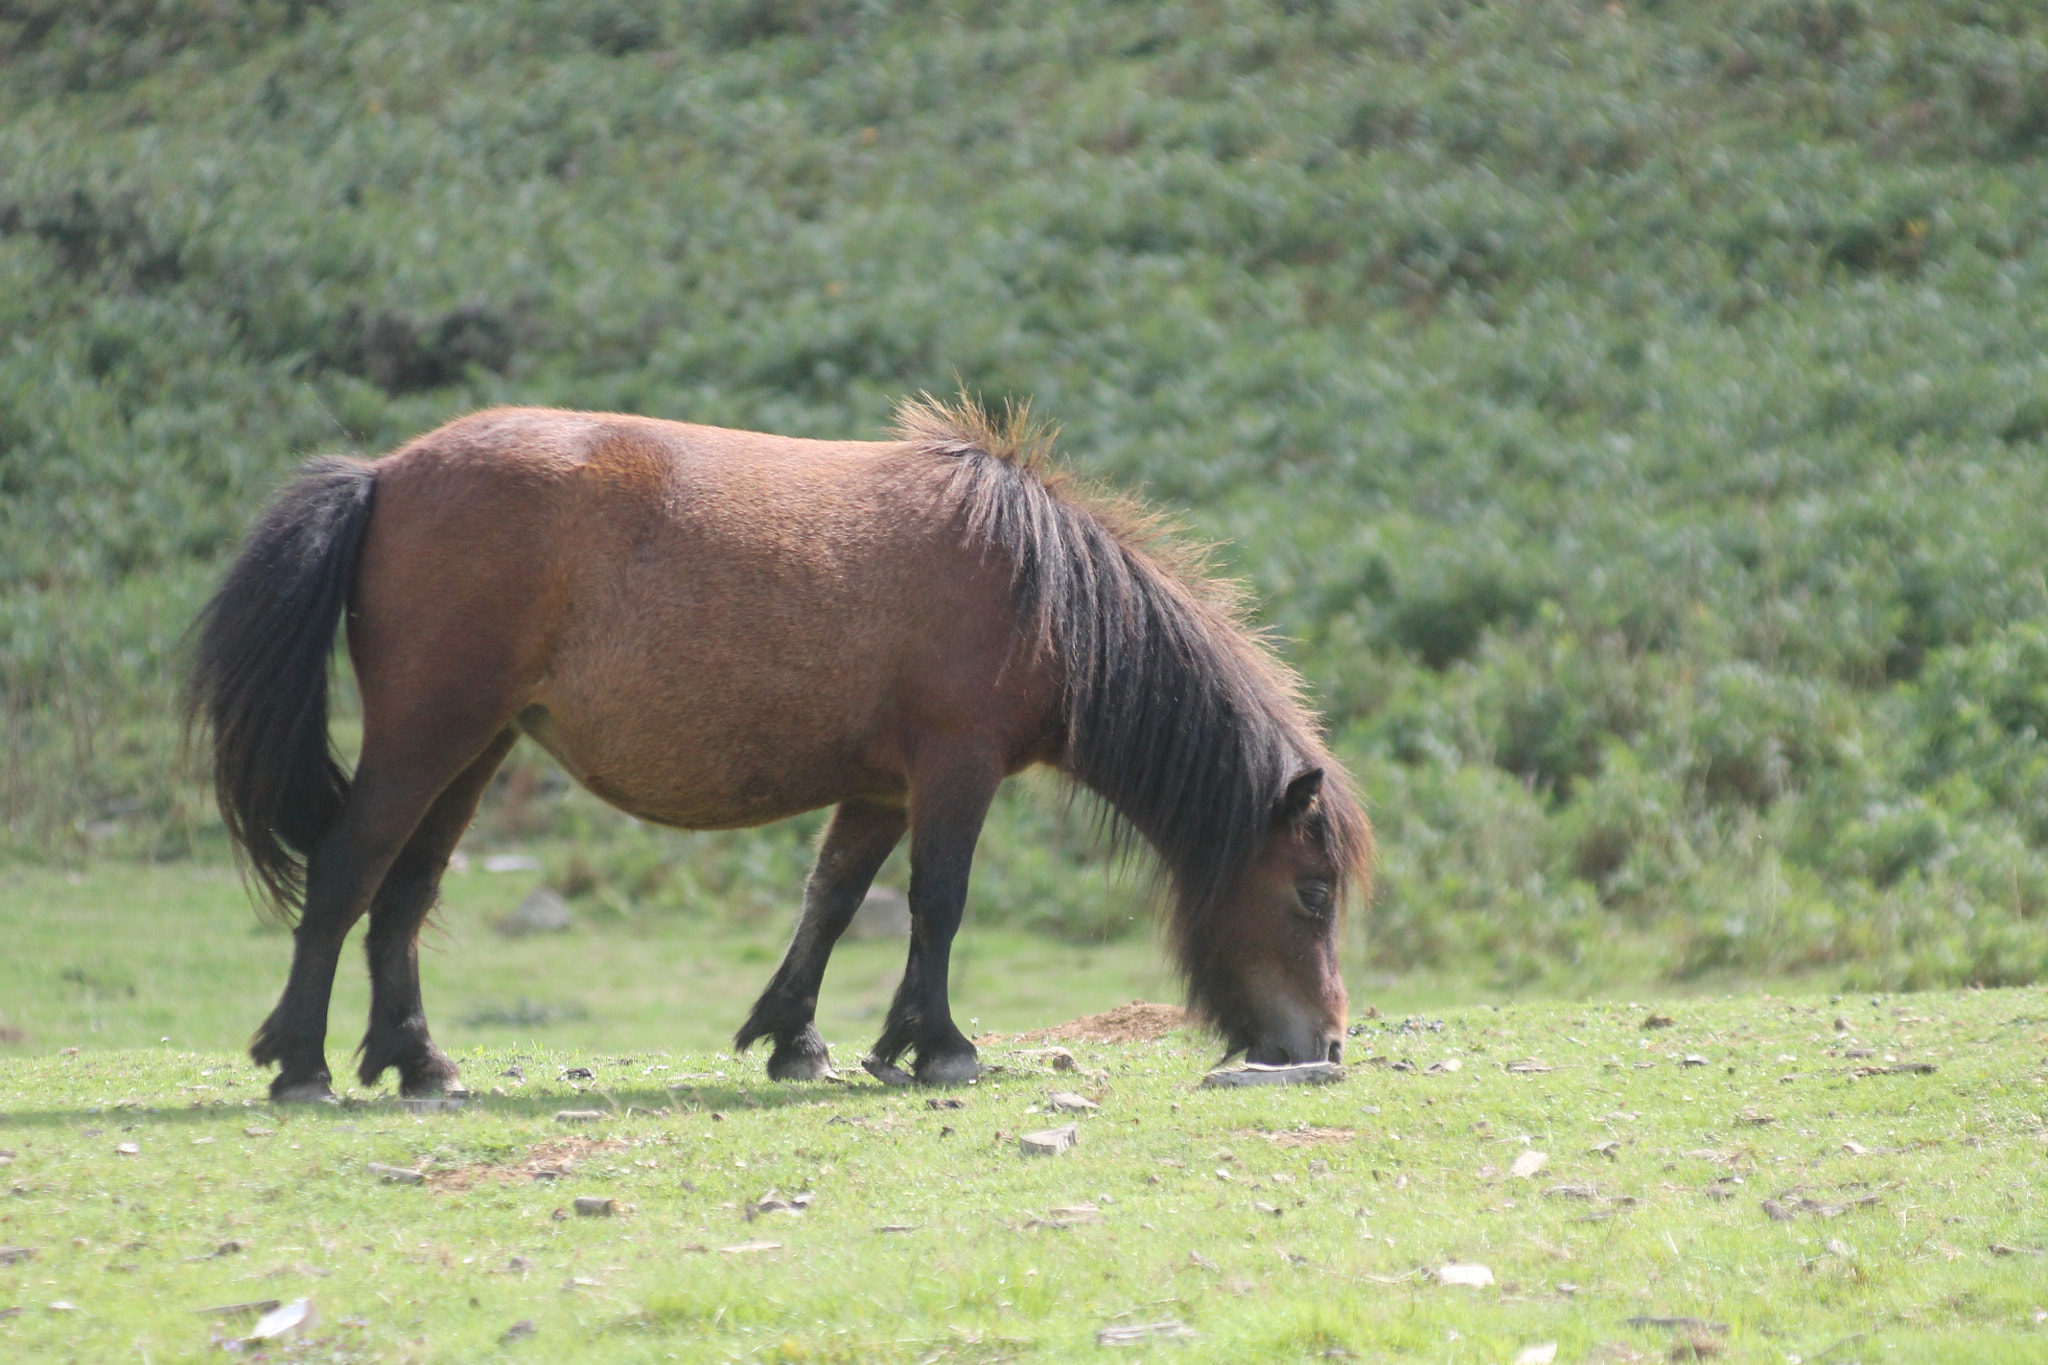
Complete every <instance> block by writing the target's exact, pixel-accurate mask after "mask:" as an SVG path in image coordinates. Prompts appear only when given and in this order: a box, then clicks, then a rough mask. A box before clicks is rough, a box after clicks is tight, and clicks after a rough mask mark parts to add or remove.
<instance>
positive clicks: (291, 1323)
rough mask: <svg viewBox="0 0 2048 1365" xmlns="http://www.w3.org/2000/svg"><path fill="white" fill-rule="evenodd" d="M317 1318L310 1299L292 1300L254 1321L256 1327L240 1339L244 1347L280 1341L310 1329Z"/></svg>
mask: <svg viewBox="0 0 2048 1365" xmlns="http://www.w3.org/2000/svg"><path fill="white" fill-rule="evenodd" d="M317 1316H318V1315H316V1314H315V1313H314V1312H313V1301H312V1300H311V1299H293V1300H291V1301H290V1302H289V1303H281V1304H279V1305H278V1306H277V1307H275V1308H273V1309H271V1310H270V1311H269V1312H268V1313H265V1314H264V1315H263V1316H262V1317H260V1318H258V1319H256V1325H255V1326H254V1327H251V1328H250V1329H249V1335H248V1336H246V1337H243V1338H242V1342H243V1344H244V1345H256V1344H258V1343H261V1342H266V1341H282V1340H284V1339H285V1338H287V1337H291V1336H296V1335H298V1334H299V1333H300V1332H303V1331H305V1330H306V1329H308V1328H309V1327H311V1326H312V1325H313V1324H314V1322H315V1321H317Z"/></svg>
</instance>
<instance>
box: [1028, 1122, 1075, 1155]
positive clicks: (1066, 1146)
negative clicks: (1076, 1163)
mask: <svg viewBox="0 0 2048 1365" xmlns="http://www.w3.org/2000/svg"><path fill="white" fill-rule="evenodd" d="M1080 1141H1081V1126H1080V1125H1079V1124H1076V1123H1069V1124H1066V1125H1064V1126H1062V1127H1059V1128H1047V1129H1044V1130H1043V1131H1041V1132H1036V1133H1026V1134H1024V1135H1023V1136H1022V1137H1020V1138H1018V1139H1017V1150H1018V1152H1020V1153H1021V1154H1022V1155H1024V1156H1058V1155H1059V1154H1060V1153H1062V1152H1070V1151H1072V1150H1073V1149H1074V1148H1075V1147H1076V1146H1077V1145H1078V1144H1079V1143H1080Z"/></svg>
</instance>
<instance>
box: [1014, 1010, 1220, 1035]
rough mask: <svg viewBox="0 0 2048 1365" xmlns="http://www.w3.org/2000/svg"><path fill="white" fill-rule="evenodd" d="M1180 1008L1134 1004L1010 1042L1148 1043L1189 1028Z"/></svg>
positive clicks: (1042, 1029) (1035, 1030)
mask: <svg viewBox="0 0 2048 1365" xmlns="http://www.w3.org/2000/svg"><path fill="white" fill-rule="evenodd" d="M1189 1022H1190V1021H1189V1019H1188V1012H1187V1011H1186V1010H1184V1009H1182V1008H1181V1007H1180V1006H1179V1005H1152V1004H1147V1003H1146V1002H1145V1001H1143V1000H1133V1001H1132V1002H1131V1003H1130V1004H1128V1005H1118V1006H1117V1007H1116V1008H1115V1009H1113V1010H1110V1011H1109V1012H1107V1013H1106V1014H1091V1015H1089V1016H1088V1017H1087V1018H1085V1019H1074V1020H1070V1021H1068V1022H1067V1023H1064V1024H1055V1025H1054V1026H1053V1027H1051V1028H1041V1029H1033V1030H1032V1031H1031V1032H1029V1033H1019V1034H1017V1035H1016V1036H1015V1037H1014V1038H1012V1039H1011V1041H1012V1042H1018V1043H1149V1042H1151V1041H1152V1040H1153V1039H1155V1038H1164V1037H1165V1036H1166V1035H1167V1034H1169V1033H1172V1032H1173V1031H1174V1030H1175V1029H1184V1028H1186V1027H1188V1025H1189Z"/></svg>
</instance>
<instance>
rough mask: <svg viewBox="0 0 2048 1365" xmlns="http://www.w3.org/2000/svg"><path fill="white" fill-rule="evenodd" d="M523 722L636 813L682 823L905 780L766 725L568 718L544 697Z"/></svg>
mask: <svg viewBox="0 0 2048 1365" xmlns="http://www.w3.org/2000/svg"><path fill="white" fill-rule="evenodd" d="M519 727H520V729H521V730H523V731H524V732H525V733H526V734H527V735H528V736H530V737H531V738H532V739H533V740H534V742H535V743H537V744H539V745H540V746H541V747H542V748H543V749H546V750H547V751H548V753H549V754H550V755H552V756H553V757H554V759H555V761H556V762H558V763H560V764H561V765H562V767H563V768H564V770H566V771H567V772H568V774H569V775H570V776H571V777H573V778H575V779H576V780H577V781H578V782H580V783H581V784H582V785H583V786H584V787H586V788H587V789H589V791H590V792H591V793H592V794H593V795H595V796H597V797H599V798H601V799H602V800H604V801H605V802H607V803H609V804H610V805H613V806H616V807H618V808H619V809H620V810H622V811H625V812H626V813H627V814H628V815H632V816H635V817H637V818H639V819H642V820H647V821H651V822H653V823H655V824H659V825H668V826H671V827H673V828H676V829H743V828H749V827H751V826H754V825H764V824H767V823H769V822H770V821H773V820H781V819H785V818H787V817H788V816H792V815H800V814H802V813H803V812H805V811H809V810H816V809H818V808H819V807H821V806H830V805H835V804H837V803H838V802H840V801H844V800H846V799H848V798H849V797H852V796H870V797H873V796H885V795H889V794H893V793H895V792H896V791H897V790H898V789H900V783H895V782H891V781H889V780H888V779H887V778H886V777H883V776H882V775H880V774H877V773H874V772H872V771H869V770H867V768H866V765H864V764H852V763H848V762H847V761H846V759H845V756H844V755H843V754H841V753H836V752H833V751H832V749H830V748H827V747H821V746H817V745H815V744H807V743H805V742H803V740H802V739H801V738H799V737H795V736H790V735H782V734H776V733H773V732H770V731H766V730H752V731H750V732H745V731H743V732H735V731H732V730H726V731H723V732H721V733H709V732H700V733H692V732H691V727H689V726H687V725H674V726H671V727H669V728H667V729H665V730H664V731H662V732H660V733H655V734H646V733H641V732H640V731H639V729H638V727H636V726H633V725H631V724H615V725H606V724H589V723H582V724H578V723H573V722H572V723H564V720H563V718H562V717H560V716H559V715H558V714H556V713H555V712H554V711H552V710H550V709H549V708H547V707H545V706H539V705H536V706H530V707H528V708H527V709H526V710H525V711H523V712H521V713H520V716H519Z"/></svg>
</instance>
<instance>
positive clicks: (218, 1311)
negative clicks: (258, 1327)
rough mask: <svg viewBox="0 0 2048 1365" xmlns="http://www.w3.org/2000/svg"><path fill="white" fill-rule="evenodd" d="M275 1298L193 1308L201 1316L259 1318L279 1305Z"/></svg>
mask: <svg viewBox="0 0 2048 1365" xmlns="http://www.w3.org/2000/svg"><path fill="white" fill-rule="evenodd" d="M280 1306H281V1305H280V1301H279V1300H277V1299H252V1300H251V1301H249V1302H248V1303H223V1304H220V1305H219V1306H217V1307H214V1308H195V1309H193V1310H192V1311H193V1312H194V1313H197V1314H198V1315H199V1316H200V1317H202V1318H260V1317H262V1316H263V1315H264V1314H265V1313H268V1312H271V1311H273V1310H274V1309H276V1308H278V1307H280Z"/></svg>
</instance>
